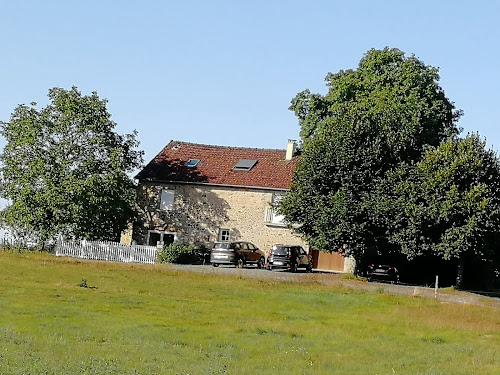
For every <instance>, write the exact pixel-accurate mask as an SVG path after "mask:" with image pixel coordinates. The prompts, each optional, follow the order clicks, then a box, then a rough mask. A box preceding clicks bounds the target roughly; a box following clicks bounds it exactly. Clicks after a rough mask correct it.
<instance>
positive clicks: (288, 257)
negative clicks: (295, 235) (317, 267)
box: [267, 245, 313, 272]
mask: <svg viewBox="0 0 500 375" xmlns="http://www.w3.org/2000/svg"><path fill="white" fill-rule="evenodd" d="M273 268H285V269H287V270H289V271H292V272H297V270H298V269H299V268H305V269H306V271H307V272H311V271H312V269H313V264H312V258H311V256H310V255H308V254H307V252H306V251H305V250H304V249H303V248H302V246H298V245H274V246H273V247H271V250H270V251H269V255H268V257H267V269H268V270H270V271H271V270H272V269H273Z"/></svg>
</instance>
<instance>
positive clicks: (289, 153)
mask: <svg viewBox="0 0 500 375" xmlns="http://www.w3.org/2000/svg"><path fill="white" fill-rule="evenodd" d="M296 149H297V143H296V141H295V139H289V140H288V144H287V145H286V156H285V160H287V161H288V160H292V158H293V155H295V150H296Z"/></svg>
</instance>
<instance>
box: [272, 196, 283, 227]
mask: <svg viewBox="0 0 500 375" xmlns="http://www.w3.org/2000/svg"><path fill="white" fill-rule="evenodd" d="M282 199H283V195H282V194H273V210H272V216H271V223H273V224H284V220H285V216H284V215H278V214H277V213H276V210H275V209H274V206H275V205H277V204H279V203H280V202H281V200H282Z"/></svg>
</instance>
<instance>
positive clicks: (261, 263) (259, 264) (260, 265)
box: [257, 258, 266, 268]
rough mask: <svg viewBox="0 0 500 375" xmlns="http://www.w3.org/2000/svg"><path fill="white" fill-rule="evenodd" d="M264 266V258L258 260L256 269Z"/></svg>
mask: <svg viewBox="0 0 500 375" xmlns="http://www.w3.org/2000/svg"><path fill="white" fill-rule="evenodd" d="M265 264H266V260H265V259H264V258H260V259H259V263H257V267H258V268H264V266H265Z"/></svg>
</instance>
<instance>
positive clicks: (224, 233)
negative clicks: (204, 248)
mask: <svg viewBox="0 0 500 375" xmlns="http://www.w3.org/2000/svg"><path fill="white" fill-rule="evenodd" d="M217 238H218V240H219V241H220V242H227V241H229V240H231V231H230V230H229V229H228V228H219V234H218V236H217Z"/></svg>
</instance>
